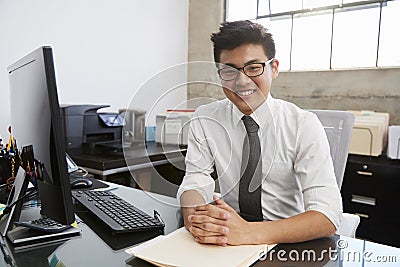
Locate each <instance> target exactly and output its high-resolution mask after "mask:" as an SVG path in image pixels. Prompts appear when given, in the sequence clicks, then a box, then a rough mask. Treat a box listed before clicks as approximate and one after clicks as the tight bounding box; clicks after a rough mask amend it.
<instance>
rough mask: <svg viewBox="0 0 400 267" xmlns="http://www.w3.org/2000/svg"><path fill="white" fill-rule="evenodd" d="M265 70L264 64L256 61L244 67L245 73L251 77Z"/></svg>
mask: <svg viewBox="0 0 400 267" xmlns="http://www.w3.org/2000/svg"><path fill="white" fill-rule="evenodd" d="M263 71H264V65H263V64H260V63H254V64H250V65H247V66H245V67H244V73H245V74H246V75H247V76H249V77H254V76H258V75H261V74H262V73H263Z"/></svg>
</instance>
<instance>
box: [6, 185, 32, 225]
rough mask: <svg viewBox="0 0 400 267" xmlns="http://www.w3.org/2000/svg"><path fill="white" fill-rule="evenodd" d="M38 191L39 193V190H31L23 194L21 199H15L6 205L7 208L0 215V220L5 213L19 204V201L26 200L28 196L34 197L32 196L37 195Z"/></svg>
mask: <svg viewBox="0 0 400 267" xmlns="http://www.w3.org/2000/svg"><path fill="white" fill-rule="evenodd" d="M37 193H38V191H36V190H35V191H32V192H29V193H27V194H25V195H23V196H22V197H20V198H19V199H17V200H15V201H14V202H13V203H11V204H9V205H7V207H5V209H4V210H3V214H1V215H0V220H1V218H3V216H4V215H6V214H8V213H10V211H11V208H12V207H14V206H15V205H16V204H18V203H19V202H21V201H22V200H24V199H25V198H27V197H32V196H34V195H36V194H37Z"/></svg>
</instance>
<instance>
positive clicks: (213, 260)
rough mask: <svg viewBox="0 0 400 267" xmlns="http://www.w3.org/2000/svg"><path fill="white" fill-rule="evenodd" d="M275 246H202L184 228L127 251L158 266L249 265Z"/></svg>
mask: <svg viewBox="0 0 400 267" xmlns="http://www.w3.org/2000/svg"><path fill="white" fill-rule="evenodd" d="M275 245H276V244H272V245H266V244H263V245H241V246H225V247H223V246H217V245H203V244H199V243H198V242H196V241H195V240H194V238H193V237H192V235H191V234H190V233H189V232H188V231H187V230H186V229H185V228H184V227H182V228H179V229H178V230H175V231H174V232H172V233H170V234H168V235H166V236H158V237H156V238H154V239H152V240H149V241H147V242H145V243H142V244H140V245H138V246H136V247H133V248H130V249H127V250H126V252H127V253H129V254H131V255H134V256H135V257H137V258H140V259H142V260H145V261H148V262H150V263H152V264H154V265H156V266H190V267H196V266H201V267H204V266H249V265H251V264H252V263H254V262H255V261H257V260H258V259H259V258H260V256H262V255H265V253H267V252H268V251H269V250H271V249H272V248H273V247H274V246H275Z"/></svg>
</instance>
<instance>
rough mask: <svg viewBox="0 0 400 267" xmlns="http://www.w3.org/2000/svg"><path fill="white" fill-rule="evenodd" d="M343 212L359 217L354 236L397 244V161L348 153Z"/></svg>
mask: <svg viewBox="0 0 400 267" xmlns="http://www.w3.org/2000/svg"><path fill="white" fill-rule="evenodd" d="M341 191H342V198H343V209H344V212H347V213H353V214H358V215H359V216H360V218H361V222H360V225H359V226H358V229H357V232H356V237H359V238H363V239H367V240H371V241H374V242H378V243H382V244H386V245H391V246H396V247H400V212H399V206H400V161H399V160H390V159H388V158H386V157H385V156H380V157H369V156H358V155H349V157H348V160H347V165H346V171H345V174H344V178H343V185H342V189H341Z"/></svg>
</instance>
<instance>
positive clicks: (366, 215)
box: [355, 213, 369, 219]
mask: <svg viewBox="0 0 400 267" xmlns="http://www.w3.org/2000/svg"><path fill="white" fill-rule="evenodd" d="M355 215H358V216H360V217H361V218H365V219H368V218H369V215H368V214H364V213H355Z"/></svg>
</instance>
